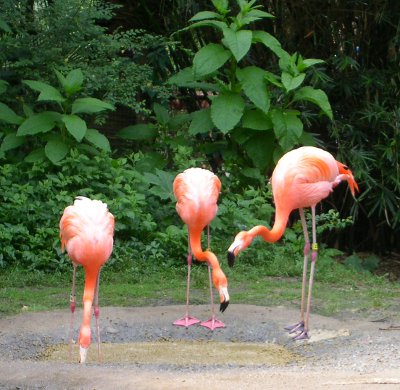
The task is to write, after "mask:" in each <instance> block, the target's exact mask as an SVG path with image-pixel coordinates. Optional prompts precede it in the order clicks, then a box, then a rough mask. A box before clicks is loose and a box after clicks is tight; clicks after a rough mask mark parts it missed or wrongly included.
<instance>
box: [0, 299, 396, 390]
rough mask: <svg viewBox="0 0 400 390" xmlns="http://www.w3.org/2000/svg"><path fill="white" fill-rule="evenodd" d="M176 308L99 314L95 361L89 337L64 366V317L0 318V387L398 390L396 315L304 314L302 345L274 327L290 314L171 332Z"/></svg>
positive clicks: (231, 311) (241, 309) (234, 318)
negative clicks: (83, 357)
mask: <svg viewBox="0 0 400 390" xmlns="http://www.w3.org/2000/svg"><path fill="white" fill-rule="evenodd" d="M184 310H185V307H184V306H157V307H140V308H136V307H131V308H118V307H104V308H101V313H100V315H101V317H100V328H101V336H102V344H101V346H102V348H101V350H102V353H101V355H102V360H101V362H98V361H97V348H96V340H95V337H94V341H93V343H92V346H91V348H90V350H89V354H88V363H87V364H85V365H82V364H79V363H78V358H79V352H78V346H77V345H74V347H73V358H72V360H69V354H68V339H69V336H68V333H69V320H70V314H69V312H68V310H62V311H54V312H38V313H30V312H27V313H23V314H20V315H17V316H12V317H5V318H0V389H189V388H200V387H201V388H208V389H225V388H226V389H246V390H250V389H305V388H307V389H310V388H312V389H319V388H321V389H331V388H332V389H333V388H335V389H337V388H340V389H346V390H347V389H366V388H371V389H380V388H384V389H392V388H393V389H400V329H395V328H393V326H394V325H399V324H400V318H399V315H398V314H397V313H394V314H393V315H392V316H391V315H387V313H385V314H381V313H379V312H377V313H373V314H371V315H370V316H369V317H367V318H361V316H360V314H359V313H353V314H352V313H346V314H345V315H341V318H340V319H338V318H328V317H323V316H319V315H316V314H312V317H311V338H310V339H309V340H308V341H300V342H295V341H293V340H292V338H291V337H292V336H290V335H288V334H287V332H286V331H284V330H283V328H284V326H285V325H287V324H290V323H293V322H296V320H297V319H298V315H299V314H298V311H297V310H293V309H288V308H285V307H273V308H270V307H264V306H253V305H239V304H238V305H235V304H232V305H230V306H229V308H228V309H227V311H226V312H225V313H224V314H220V315H219V316H218V318H219V319H221V320H222V321H223V322H224V323H225V324H226V327H225V328H219V329H216V330H214V331H210V330H209V329H207V328H204V327H202V326H199V325H194V326H192V327H189V328H185V327H176V326H174V325H172V322H173V321H174V320H175V319H177V318H179V317H181V316H182V315H183V314H184ZM191 314H192V315H193V316H196V317H198V318H199V319H201V320H206V319H208V318H209V316H210V308H209V306H207V305H194V306H192V307H191ZM80 321H81V311H80V310H77V312H76V319H75V327H74V337H75V338H76V337H77V334H78V329H79V325H80ZM92 324H93V325H94V321H92Z"/></svg>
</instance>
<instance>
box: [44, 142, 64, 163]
mask: <svg viewBox="0 0 400 390" xmlns="http://www.w3.org/2000/svg"><path fill="white" fill-rule="evenodd" d="M68 151H69V147H68V145H66V144H64V143H63V142H62V141H60V140H58V141H57V140H50V141H49V142H47V144H46V146H45V147H44V152H45V154H46V156H47V158H48V159H49V160H50V161H51V162H52V163H53V164H57V163H58V162H59V161H61V160H62V159H63V158H64V157H65V156H66V155H67V153H68Z"/></svg>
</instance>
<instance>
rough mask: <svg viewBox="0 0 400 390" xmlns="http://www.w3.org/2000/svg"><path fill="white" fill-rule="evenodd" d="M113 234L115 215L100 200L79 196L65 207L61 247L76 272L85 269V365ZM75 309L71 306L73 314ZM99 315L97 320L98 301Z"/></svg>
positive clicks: (82, 337) (81, 341)
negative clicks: (101, 271) (91, 327)
mask: <svg viewBox="0 0 400 390" xmlns="http://www.w3.org/2000/svg"><path fill="white" fill-rule="evenodd" d="M113 235H114V216H113V215H112V214H111V213H110V212H109V211H108V208H107V205H106V204H105V203H103V202H101V201H99V200H91V199H88V198H85V197H82V196H78V197H77V198H76V199H75V201H74V204H73V205H71V206H68V207H66V208H65V210H64V213H63V215H62V217H61V220H60V238H61V248H62V250H64V248H66V250H67V253H68V255H69V257H70V258H71V261H72V263H73V265H74V269H75V267H76V266H77V265H82V266H83V268H84V270H85V289H84V294H83V321H82V325H81V330H80V333H79V345H80V347H81V360H80V361H81V362H82V363H84V362H85V359H86V352H87V349H88V348H89V345H90V343H91V330H90V316H91V308H92V304H93V299H94V295H95V293H96V300H97V298H98V295H97V294H98V284H99V273H100V269H101V267H102V266H103V264H104V263H105V262H106V261H107V260H108V258H109V257H110V255H111V252H112V249H113ZM74 283H75V280H74ZM73 295H74V294H73ZM74 309H75V307H73V308H72V307H71V311H72V312H73V310H74ZM95 315H96V321H97V318H98V307H97V302H96V307H95Z"/></svg>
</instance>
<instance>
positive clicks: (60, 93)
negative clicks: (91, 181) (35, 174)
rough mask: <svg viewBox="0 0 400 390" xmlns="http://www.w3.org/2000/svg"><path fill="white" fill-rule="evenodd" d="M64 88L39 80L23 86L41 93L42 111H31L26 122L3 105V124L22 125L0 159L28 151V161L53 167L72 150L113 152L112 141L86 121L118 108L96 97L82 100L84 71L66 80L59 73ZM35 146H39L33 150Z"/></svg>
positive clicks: (11, 135)
mask: <svg viewBox="0 0 400 390" xmlns="http://www.w3.org/2000/svg"><path fill="white" fill-rule="evenodd" d="M56 74H57V78H58V80H59V82H60V84H61V88H60V89H57V88H55V87H53V86H52V85H49V84H47V83H44V82H41V81H36V80H23V83H24V84H25V85H27V86H28V87H29V88H31V89H33V90H34V91H36V92H39V96H38V98H37V102H38V103H39V104H40V107H41V111H39V112H37V113H35V112H34V110H31V109H29V110H27V113H28V115H26V117H25V118H22V117H20V116H18V115H17V114H15V113H14V112H13V111H12V110H11V109H10V108H9V107H8V106H6V105H5V104H1V105H0V121H3V122H5V123H8V124H11V125H13V124H15V125H19V127H18V129H17V130H16V131H10V132H8V133H7V135H6V136H5V137H4V139H3V142H2V144H1V146H0V155H1V154H4V153H5V152H6V151H12V150H14V149H16V148H19V147H24V148H25V149H27V150H28V151H29V152H30V153H29V154H28V155H27V156H26V158H25V159H26V161H30V162H34V161H37V160H38V159H42V158H44V157H47V158H48V159H49V160H50V161H51V162H52V163H53V164H57V163H59V162H60V161H61V160H62V159H64V158H65V156H66V155H67V154H68V151H69V150H70V149H71V148H74V147H78V148H80V149H81V150H82V151H83V152H89V153H92V154H97V149H96V148H98V149H101V150H104V151H106V152H110V150H111V149H110V144H109V142H108V139H107V138H106V137H105V136H104V135H103V134H101V133H100V132H99V131H98V130H96V129H91V128H88V125H87V122H86V120H85V119H86V118H87V116H88V115H92V114H97V113H100V112H103V111H106V110H113V109H114V107H113V106H112V105H111V104H109V103H107V102H105V101H102V100H99V99H96V98H92V97H78V96H79V95H78V94H79V93H80V92H81V91H82V89H83V81H84V76H83V73H82V71H81V70H80V69H74V70H71V71H70V72H69V73H68V74H67V75H66V76H65V77H64V76H63V75H62V74H61V73H60V72H58V71H56ZM83 140H85V141H86V144H82V147H81V143H82V141H83ZM31 145H35V148H34V150H32V147H31Z"/></svg>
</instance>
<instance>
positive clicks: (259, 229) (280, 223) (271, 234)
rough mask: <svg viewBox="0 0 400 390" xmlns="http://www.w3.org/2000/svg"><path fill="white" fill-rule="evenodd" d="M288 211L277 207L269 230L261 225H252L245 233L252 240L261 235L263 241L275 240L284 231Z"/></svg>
mask: <svg viewBox="0 0 400 390" xmlns="http://www.w3.org/2000/svg"><path fill="white" fill-rule="evenodd" d="M289 214H290V211H286V210H281V209H277V210H276V214H275V222H274V226H273V227H272V229H271V230H269V229H268V228H267V227H265V226H263V225H258V226H254V227H253V228H252V229H250V230H249V231H248V232H247V233H248V235H249V236H250V238H251V240H253V239H254V238H255V237H256V236H261V237H262V238H263V240H264V241H267V242H271V243H273V242H276V241H278V240H279V239H280V238H281V237H282V235H283V233H284V232H285V229H286V225H287V221H288V218H289Z"/></svg>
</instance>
